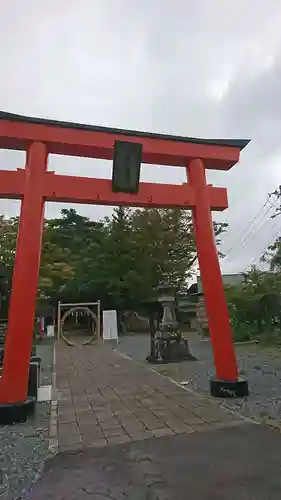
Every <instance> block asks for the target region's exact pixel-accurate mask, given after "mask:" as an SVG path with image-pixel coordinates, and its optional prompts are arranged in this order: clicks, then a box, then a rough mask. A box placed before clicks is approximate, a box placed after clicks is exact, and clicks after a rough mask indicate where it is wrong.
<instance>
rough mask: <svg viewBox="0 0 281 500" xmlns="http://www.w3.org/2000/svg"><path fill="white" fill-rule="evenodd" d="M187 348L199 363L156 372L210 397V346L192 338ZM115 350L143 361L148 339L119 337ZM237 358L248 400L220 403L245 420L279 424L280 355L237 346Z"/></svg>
mask: <svg viewBox="0 0 281 500" xmlns="http://www.w3.org/2000/svg"><path fill="white" fill-rule="evenodd" d="M189 345H190V349H191V352H192V353H193V354H194V355H195V356H196V357H197V359H198V361H193V362H183V363H171V364H168V365H158V366H157V370H158V371H159V372H160V373H163V374H164V375H167V376H169V377H171V378H173V379H174V380H177V381H179V382H188V384H187V387H189V388H191V389H193V390H195V391H197V392H200V393H204V394H209V380H210V378H211V377H212V376H214V374H215V371H214V366H213V360H212V352H211V346H210V343H209V341H201V340H200V339H199V338H198V336H196V335H193V336H192V337H191V338H190V341H189ZM118 348H119V349H120V350H121V351H123V352H124V353H126V354H128V355H129V356H131V357H132V358H133V359H136V360H138V361H143V360H145V357H146V355H147V353H148V351H149V337H148V336H147V335H131V336H127V337H121V338H120V343H119V347H118ZM236 354H237V360H238V366H239V372H240V375H241V376H243V377H244V378H246V379H247V380H248V382H249V390H250V396H249V397H248V398H245V399H223V400H221V401H222V402H223V404H225V405H226V406H228V407H229V408H232V409H234V410H237V411H239V412H240V413H242V415H244V416H246V417H250V418H254V419H258V420H270V419H274V420H275V421H276V420H279V421H281V351H280V350H278V349H274V348H262V347H261V346H259V345H257V344H251V345H249V344H248V345H246V344H245V345H239V346H236Z"/></svg>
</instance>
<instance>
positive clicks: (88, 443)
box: [82, 437, 107, 448]
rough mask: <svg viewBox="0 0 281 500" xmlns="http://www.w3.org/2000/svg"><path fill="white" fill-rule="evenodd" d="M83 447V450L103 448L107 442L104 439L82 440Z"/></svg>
mask: <svg viewBox="0 0 281 500" xmlns="http://www.w3.org/2000/svg"><path fill="white" fill-rule="evenodd" d="M82 442H83V446H84V447H85V448H87V447H93V448H100V447H103V446H107V441H106V439H105V438H93V439H91V438H89V439H88V437H87V438H85V439H84V438H82Z"/></svg>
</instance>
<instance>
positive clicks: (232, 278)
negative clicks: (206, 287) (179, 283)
mask: <svg viewBox="0 0 281 500" xmlns="http://www.w3.org/2000/svg"><path fill="white" fill-rule="evenodd" d="M222 281H223V283H224V284H225V285H229V286H235V285H241V283H243V281H244V275H243V274H242V273H240V274H222ZM197 285H198V293H203V289H202V282H201V279H200V276H197Z"/></svg>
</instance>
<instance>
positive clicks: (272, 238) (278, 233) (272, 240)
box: [244, 224, 281, 272]
mask: <svg viewBox="0 0 281 500" xmlns="http://www.w3.org/2000/svg"><path fill="white" fill-rule="evenodd" d="M276 225H277V224H275V225H274V227H276ZM280 233H281V229H280V228H279V229H278V231H276V232H275V233H274V236H272V237H271V238H270V239H269V240H268V242H267V244H266V246H265V247H264V249H263V250H262V252H259V256H257V257H254V258H253V259H252V261H251V262H250V264H249V265H248V266H247V267H246V269H245V271H246V270H247V269H248V268H249V267H251V266H253V265H254V264H255V263H256V262H257V259H259V260H260V259H261V257H262V256H263V255H264V254H265V252H266V250H267V249H268V247H269V246H270V245H271V244H272V243H273V242H274V241H276V240H277V238H278V236H279V235H280ZM245 271H244V272H245Z"/></svg>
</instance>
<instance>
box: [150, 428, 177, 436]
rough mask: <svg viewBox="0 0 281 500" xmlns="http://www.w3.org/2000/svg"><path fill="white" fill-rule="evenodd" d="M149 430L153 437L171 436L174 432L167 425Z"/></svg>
mask: <svg viewBox="0 0 281 500" xmlns="http://www.w3.org/2000/svg"><path fill="white" fill-rule="evenodd" d="M151 432H152V435H153V437H161V436H172V435H174V434H175V433H174V432H173V431H172V429H170V428H169V427H164V428H163V429H154V430H153V431H151Z"/></svg>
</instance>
